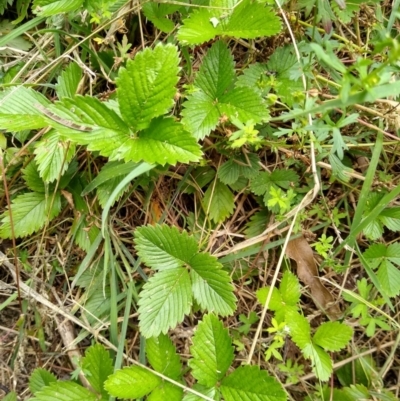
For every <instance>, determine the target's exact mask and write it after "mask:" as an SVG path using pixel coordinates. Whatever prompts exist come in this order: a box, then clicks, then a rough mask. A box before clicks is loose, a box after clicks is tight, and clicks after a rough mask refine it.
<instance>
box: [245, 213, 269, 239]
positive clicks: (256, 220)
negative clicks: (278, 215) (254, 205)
mask: <svg viewBox="0 0 400 401" xmlns="http://www.w3.org/2000/svg"><path fill="white" fill-rule="evenodd" d="M268 217H269V211H268V209H261V210H259V211H258V212H256V213H254V214H253V215H252V216H251V217H250V220H248V221H247V223H246V229H245V231H244V233H245V234H246V238H253V237H256V236H257V235H260V234H261V233H262V232H264V231H265V229H266V228H267V225H268Z"/></svg>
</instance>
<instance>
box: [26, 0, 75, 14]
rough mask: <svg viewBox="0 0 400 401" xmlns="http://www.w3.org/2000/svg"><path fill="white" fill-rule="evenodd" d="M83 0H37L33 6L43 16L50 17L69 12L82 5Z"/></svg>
mask: <svg viewBox="0 0 400 401" xmlns="http://www.w3.org/2000/svg"><path fill="white" fill-rule="evenodd" d="M82 4H83V0H55V1H51V0H35V1H34V2H33V5H32V8H33V9H34V12H35V13H36V14H38V15H40V16H41V17H50V16H52V15H55V14H60V13H68V12H70V11H75V10H77V9H79V8H80V7H81V5H82Z"/></svg>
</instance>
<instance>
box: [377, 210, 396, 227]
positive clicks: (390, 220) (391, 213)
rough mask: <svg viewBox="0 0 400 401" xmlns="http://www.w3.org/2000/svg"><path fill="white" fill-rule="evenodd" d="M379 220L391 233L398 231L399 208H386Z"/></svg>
mask: <svg viewBox="0 0 400 401" xmlns="http://www.w3.org/2000/svg"><path fill="white" fill-rule="evenodd" d="M379 220H380V221H381V222H382V223H383V224H384V225H385V226H386V227H387V228H388V229H389V230H392V231H400V208H399V207H388V208H387V209H384V210H382V213H381V214H380V215H379Z"/></svg>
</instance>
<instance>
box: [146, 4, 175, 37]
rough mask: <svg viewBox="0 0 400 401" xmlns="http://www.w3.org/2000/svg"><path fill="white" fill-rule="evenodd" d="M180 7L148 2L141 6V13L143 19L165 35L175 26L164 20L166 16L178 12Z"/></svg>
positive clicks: (171, 22)
mask: <svg viewBox="0 0 400 401" xmlns="http://www.w3.org/2000/svg"><path fill="white" fill-rule="evenodd" d="M179 8H180V6H179V5H175V4H160V3H156V2H153V1H149V2H147V3H144V4H143V5H142V11H143V14H144V15H145V17H146V18H147V19H148V20H150V21H151V22H152V23H153V24H154V26H155V27H156V28H158V29H159V30H160V31H163V32H165V33H169V32H171V31H172V30H173V29H174V27H175V24H174V22H173V21H171V20H169V19H168V18H166V15H168V14H172V13H174V12H175V11H177V10H179Z"/></svg>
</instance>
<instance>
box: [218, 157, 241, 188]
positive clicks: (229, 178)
mask: <svg viewBox="0 0 400 401" xmlns="http://www.w3.org/2000/svg"><path fill="white" fill-rule="evenodd" d="M239 174H240V167H239V165H238V164H237V163H235V161H234V159H229V160H228V161H226V162H225V163H224V164H222V165H221V166H220V167H219V169H218V171H217V176H218V178H219V180H220V181H221V182H222V183H223V184H226V185H230V184H233V183H234V182H236V181H237V179H238V178H239Z"/></svg>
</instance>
